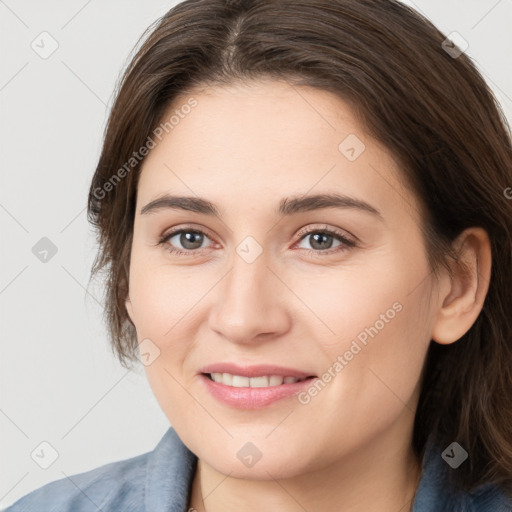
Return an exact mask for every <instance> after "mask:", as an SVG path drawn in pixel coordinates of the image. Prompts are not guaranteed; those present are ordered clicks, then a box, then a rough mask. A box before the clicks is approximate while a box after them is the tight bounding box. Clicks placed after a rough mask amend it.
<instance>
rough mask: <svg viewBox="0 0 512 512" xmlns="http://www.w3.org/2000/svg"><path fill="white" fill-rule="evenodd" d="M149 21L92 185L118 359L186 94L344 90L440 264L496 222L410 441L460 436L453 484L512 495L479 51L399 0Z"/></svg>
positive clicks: (511, 393)
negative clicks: (173, 112)
mask: <svg viewBox="0 0 512 512" xmlns="http://www.w3.org/2000/svg"><path fill="white" fill-rule="evenodd" d="M148 32H149V33H148V35H146V36H144V39H143V40H141V41H143V42H142V43H141V44H140V47H139V49H138V51H137V53H136V54H135V56H134V57H133V59H132V60H131V62H130V63H129V65H128V67H127V69H126V70H125V72H124V74H123V77H122V80H121V81H120V84H119V86H118V88H117V91H116V97H115V101H114V104H113V107H112V110H111V114H110V118H109V121H108V124H107V127H106V131H105V137H104V144H103V149H102V152H101V156H100V159H99V162H98V165H97V168H96V172H95V174H94V177H93V180H92V183H91V187H90V191H89V198H88V216H89V220H90V221H91V222H92V224H93V225H94V226H95V227H96V228H97V231H98V241H99V245H100V250H99V252H98V255H97V258H96V260H95V263H94V266H93V269H92V273H91V277H92V276H94V275H96V274H98V273H100V271H101V272H103V273H104V274H105V278H106V283H107V284H106V297H105V304H106V306H105V315H106V319H107V322H108V326H109V334H110V337H111V341H112V348H113V350H114V351H115V353H116V354H117V355H118V357H119V360H120V362H121V364H122V365H123V366H125V367H126V368H129V367H130V363H133V362H134V361H135V360H136V359H137V356H136V349H137V338H136V331H135V328H134V326H133V324H132V323H131V322H130V320H129V318H128V317H127V313H126V310H125V299H126V297H127V292H128V270H129V265H130V248H131V242H132V232H133V221H134V214H135V198H136V190H137V177H138V174H139V172H140V163H141V162H142V161H143V157H141V156H140V152H139V149H140V148H142V147H143V146H145V145H146V144H147V141H148V137H149V136H150V135H151V134H152V133H153V130H155V128H156V127H157V126H158V125H159V123H160V122H161V120H162V116H163V115H164V113H165V112H166V109H167V108H168V106H169V105H170V103H171V102H172V100H173V98H175V97H176V96H177V95H178V94H180V95H182V94H186V93H188V91H191V90H192V89H193V88H194V87H196V86H198V87H201V86H205V85H216V84H224V83H233V82H234V81H237V80H248V79H252V78H254V79H258V78H263V77H269V78H273V79H277V80H286V81H287V82H288V83H290V84H294V85H297V84H299V85H308V86H312V87H317V88H320V89H324V90H328V91H331V92H333V93H335V94H337V95H339V97H341V98H342V99H343V100H345V101H347V102H348V103H349V104H350V105H351V106H352V108H353V109H354V111H355V112H356V114H357V115H358V117H359V119H360V120H361V122H362V123H364V125H365V127H366V128H367V130H368V132H369V133H370V134H371V135H373V136H374V137H375V138H376V139H378V140H379V141H381V142H382V143H383V144H384V145H385V146H386V147H387V148H388V150H389V151H390V153H391V154H392V155H393V156H394V157H395V158H396V160H397V162H399V163H400V167H401V170H402V174H403V178H404V179H405V181H406V182H407V184H408V185H409V186H410V187H411V189H412V190H413V192H414V193H415V194H416V196H417V198H418V200H419V201H420V204H421V205H422V208H423V212H422V215H423V226H422V229H423V233H424V236H425V244H426V247H427V254H428V258H429V262H430V265H431V268H432V271H433V272H435V273H437V270H438V269H439V268H440V265H444V266H445V267H446V268H449V267H448V265H447V262H448V259H449V258H456V255H455V254H454V253H453V251H452V250H451V249H452V247H451V242H452V241H453V240H454V239H455V237H456V236H457V235H458V234H460V233H461V232H462V231H463V230H464V229H465V228H468V227H471V226H480V227H482V228H484V229H485V230H486V231H487V233H488V234H489V236H490V239H491V244H492V245H491V250H492V257H493V265H492V273H491V281H490V286H489V290H488V294H487V297H486V299H485V303H484V305H483V309H482V311H481V313H480V315H479V316H478V318H477V320H476V321H475V323H474V324H473V326H472V327H471V329H470V330H469V331H468V332H467V333H466V334H465V335H464V336H463V337H462V338H461V339H460V340H458V341H457V342H455V343H453V344H449V345H440V344H438V343H436V342H433V341H431V343H430V347H429V350H428V354H427V358H426V362H425V367H424V373H423V377H422V389H421V394H420V399H419V404H418V409H417V412H416V416H415V423H414V432H413V449H414V451H415V453H416V455H417V456H418V457H422V456H423V453H424V447H425V443H426V440H427V437H428V436H429V435H432V437H433V438H434V439H435V440H436V442H437V443H438V444H439V446H440V447H441V448H444V447H446V446H448V445H449V444H451V443H452V442H453V441H457V442H458V443H459V444H460V445H461V446H462V447H463V448H464V449H465V450H466V451H467V452H468V453H469V459H468V461H467V462H466V463H464V464H462V465H461V466H460V467H459V468H458V469H457V470H456V471H451V472H450V473H449V474H448V476H449V477H450V478H451V479H452V483H453V485H455V486H457V487H459V488H462V489H465V490H471V489H473V488H475V487H476V486H477V485H479V484H485V483H495V484H500V485H502V486H503V488H505V489H506V490H507V492H508V493H510V494H511V495H512V293H511V291H510V288H509V287H510V286H511V285H512V220H511V219H512V199H511V196H512V189H511V188H510V187H512V170H511V169H512V149H511V137H510V128H509V126H508V124H507V121H506V119H505V116H504V115H503V113H502V111H501V109H500V106H499V104H498V102H497V101H496V99H495V97H494V96H493V94H492V92H491V91H490V90H489V87H488V86H487V85H486V83H485V81H484V80H483V78H482V77H481V75H480V74H479V73H478V71H477V70H476V68H475V66H474V64H473V63H472V61H471V60H470V58H468V57H467V56H466V55H465V54H464V53H463V54H461V55H460V56H456V54H453V52H452V53H450V52H447V51H446V45H443V41H444V40H445V36H444V35H443V34H442V33H441V32H440V31H439V30H437V29H436V28H435V27H434V26H433V25H432V24H431V23H430V22H429V21H428V20H426V19H425V18H423V17H422V16H420V15H419V14H418V13H417V12H415V11H414V10H412V9H410V8H408V7H406V6H404V5H402V4H401V3H399V2H397V1H394V0H246V1H244V0H239V1H235V0H231V1H230V0H187V1H184V2H182V3H180V4H178V5H177V6H175V7H174V8H172V9H171V10H170V11H169V12H168V13H167V14H166V15H165V16H163V17H162V18H161V19H160V20H157V22H156V23H155V24H154V25H153V26H151V27H150V28H149V29H148ZM134 154H136V155H137V157H136V158H134ZM127 162H129V164H128V165H127ZM122 169H124V171H122ZM507 191H508V192H507Z"/></svg>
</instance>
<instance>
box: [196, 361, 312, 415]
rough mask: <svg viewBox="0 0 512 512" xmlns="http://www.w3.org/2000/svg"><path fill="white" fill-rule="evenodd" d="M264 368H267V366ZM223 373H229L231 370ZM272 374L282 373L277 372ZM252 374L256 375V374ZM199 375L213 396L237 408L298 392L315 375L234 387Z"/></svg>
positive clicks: (254, 406)
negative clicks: (277, 382) (273, 383)
mask: <svg viewBox="0 0 512 512" xmlns="http://www.w3.org/2000/svg"><path fill="white" fill-rule="evenodd" d="M265 368H267V369H268V367H265ZM253 369H254V367H253ZM246 370H247V369H246ZM254 371H256V370H254ZM257 371H260V370H257ZM206 373H212V372H206ZM225 373H231V371H229V372H225ZM235 375H240V373H236V374H235ZM265 375H268V374H265ZM273 375H282V374H280V373H277V374H273ZM246 376H247V375H246ZM253 376H254V377H257V376H258V375H253ZM199 377H200V380H201V382H203V385H204V386H205V387H206V389H207V390H208V391H209V393H210V394H211V395H212V396H213V397H214V398H216V399H217V400H219V401H220V402H222V403H223V404H225V405H229V406H230V407H234V408H237V409H261V408H263V407H265V406H268V405H270V404H272V403H274V402H277V401H278V400H282V399H284V398H289V397H291V396H294V395H297V394H299V393H300V392H301V391H303V390H304V389H306V388H307V387H308V386H310V385H311V383H312V382H313V381H314V380H315V379H316V377H312V378H307V379H305V380H301V381H300V382H294V383H293V384H281V385H279V386H269V387H267V388H251V387H241V388H236V387H233V386H226V385H225V384H221V383H220V382H214V381H213V380H211V379H210V377H208V376H207V375H204V374H202V375H200V376H199Z"/></svg>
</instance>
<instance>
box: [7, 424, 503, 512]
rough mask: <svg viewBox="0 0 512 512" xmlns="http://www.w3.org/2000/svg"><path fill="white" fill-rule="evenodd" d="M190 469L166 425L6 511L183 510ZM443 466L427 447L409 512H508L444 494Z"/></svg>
mask: <svg viewBox="0 0 512 512" xmlns="http://www.w3.org/2000/svg"><path fill="white" fill-rule="evenodd" d="M196 465H197V457H196V456H195V455H194V454H193V453H192V452H191V451H190V450H189V449H188V448H187V447H186V446H185V445H184V444H183V442H182V441H181V439H180V438H179V437H178V435H177V434H176V432H175V430H174V429H173V428H172V427H170V428H169V430H168V431H167V432H166V433H165V435H164V437H163V438H162V439H161V440H160V442H159V443H158V445H157V446H156V448H155V449H154V450H153V451H152V452H148V453H144V454H142V455H138V456H137V457H132V458H130V459H126V460H121V461H117V462H111V463H110V464H105V465H104V466H100V467H98V468H95V469H93V470H90V471H87V472H85V473H79V474H76V475H72V476H70V477H67V478H63V479H61V480H56V481H54V482H50V483H49V484H46V485H44V486H43V487H40V488H39V489H36V490H35V491H32V492H31V493H30V494H27V495H26V496H24V497H23V498H21V499H20V500H18V501H17V502H16V503H14V505H12V506H10V507H9V508H8V509H7V510H6V512H98V511H103V512H114V511H119V512H187V511H188V503H189V497H190V490H191V486H192V480H193V478H194V474H195V469H196ZM444 465H446V463H445V461H444V460H443V459H442V457H441V451H440V450H437V449H434V447H433V446H432V445H431V444H427V448H426V452H425V456H424V458H423V463H422V474H421V479H420V482H419V486H418V489H417V491H416V496H415V498H414V506H413V512H512V500H510V499H508V498H507V497H506V495H505V494H504V493H503V492H502V491H500V490H499V489H498V488H496V487H494V486H492V485H489V484H487V485H484V486H480V487H479V488H478V489H477V490H475V491H474V492H472V493H471V494H468V493H464V494H461V493H458V494H456V493H453V492H450V489H448V488H447V487H446V477H445V476H444V473H443V471H444V470H446V468H445V467H444ZM454 471H455V470H454Z"/></svg>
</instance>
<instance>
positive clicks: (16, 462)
mask: <svg viewBox="0 0 512 512" xmlns="http://www.w3.org/2000/svg"><path fill="white" fill-rule="evenodd" d="M176 3H177V2H175V1H163V0H151V1H149V0H146V1H144V2H142V1H140V2H135V1H133V0H132V1H126V0H125V1H121V0H103V1H100V0H89V1H88V2H87V1H84V0H73V1H66V2H64V1H56V0H53V1H45V2H39V1H36V0H32V1H28V0H5V1H2V0H0V16H1V18H0V19H1V22H2V27H1V31H0V38H1V44H2V48H3V54H2V66H1V75H0V99H1V107H0V108H1V112H0V119H1V130H2V133H1V136H2V152H1V170H2V186H1V190H0V222H1V226H2V243H1V255H0V257H1V262H0V268H1V274H0V301H1V311H2V323H1V332H2V339H1V340H2V353H1V358H0V378H1V391H2V395H1V404H0V431H1V439H0V443H1V445H0V449H1V457H0V464H1V466H0V509H1V508H3V507H5V506H7V505H9V504H11V503H13V502H14V501H15V500H17V499H18V498H19V497H21V496H23V495H25V494H26V493H28V492H29V491H31V490H33V489H35V488H38V487H40V486H41V485H43V484H45V483H47V482H50V481H53V480H56V479H59V478H63V477H64V476H66V475H68V476H70V475H73V474H75V473H79V472H83V471H87V470H89V469H92V468H95V467H98V466H100V465H103V464H106V463H108V462H112V461H115V460H121V459H126V458H129V457H133V456H135V455H138V454H140V453H144V452H146V451H149V450H152V449H153V448H154V446H155V445H156V444H157V442H158V441H159V440H160V438H161V437H162V435H163V434H164V432H165V431H166V429H167V428H168V426H169V425H168V421H167V418H166V417H165V416H164V414H163V412H162V411H161V410H160V407H159V405H158V403H157V402H156V400H155V398H154V397H153V394H152V392H151V389H150V388H149V385H148V383H147V380H146V377H145V374H144V371H143V369H142V366H141V369H140V370H139V372H138V373H129V372H127V371H126V370H124V369H123V368H121V367H120V365H119V364H118V363H117V361H116V359H115V358H114V356H113V355H112V353H111V351H110V347H109V346H108V343H107V339H106V334H105V333H106V330H105V327H104V325H103V323H102V317H101V314H102V309H101V305H100V304H99V303H98V300H100V297H101V293H100V291H99V290H98V287H96V289H95V288H93V287H91V288H90V289H89V292H90V293H89V294H87V293H86V290H85V289H86V287H87V282H88V276H89V270H90V268H91V264H92V261H93V258H94V254H95V249H96V247H95V239H94V235H93V233H92V231H91V229H90V228H89V226H88V224H87V220H86V213H85V205H86V197H87V191H88V185H89V181H90V179H91V177H92V174H93V171H94V168H95V165H96V162H97V158H98V156H99V150H100V145H101V137H102V134H103V129H104V125H105V121H106V116H107V112H108V106H110V105H111V101H112V93H113V90H114V85H115V83H116V80H117V79H118V77H119V74H120V71H121V69H123V68H124V66H125V65H126V63H127V58H128V56H129V53H130V51H131V50H132V48H133V46H134V45H135V44H136V42H137V40H138V38H139V36H140V35H141V34H142V33H143V31H144V30H145V28H146V27H147V26H148V25H149V24H150V23H151V22H153V21H154V20H155V19H157V18H158V17H159V16H161V15H163V14H164V13H165V12H166V11H167V10H168V9H169V8H170V7H172V6H173V5H175V4H176ZM405 3H407V4H409V5H411V6H413V7H416V8H417V9H418V10H420V11H421V12H422V13H423V14H425V15H426V16H427V17H428V18H430V19H431V20H432V21H433V22H434V23H435V24H436V25H437V26H438V27H439V28H440V29H441V30H442V31H443V32H444V33H445V34H449V33H451V32H453V31H457V32H459V33H460V34H461V35H462V36H463V37H464V38H465V39H466V40H467V41H468V43H469V48H468V50H467V52H466V53H468V54H469V55H470V56H471V57H473V59H474V60H475V61H476V63H477V64H478V67H479V69H480V70H481V71H482V72H483V73H484V76H485V77H486V79H487V81H488V83H489V84H490V85H491V87H492V88H493V90H494V91H495V93H496V96H497V97H498V99H499V101H500V102H501V104H502V106H503V109H504V110H505V112H506V114H507V116H508V118H509V119H511V118H512V99H511V98H512V71H511V66H510V62H511V53H512V52H511V49H512V31H511V30H510V27H511V26H512V0H500V1H497V0H489V1H487V0H471V1H468V0H465V1H463V0H457V1H454V0H451V1H446V0H445V1H440V0H436V1H426V0H416V1H415V2H410V1H407V2H405ZM43 31H47V32H49V33H50V34H51V36H52V37H53V38H54V39H55V40H56V41H57V42H58V44H59V47H58V49H57V50H56V51H55V53H53V54H52V55H51V56H50V57H49V58H47V59H42V58H41V57H40V56H39V55H38V54H37V53H36V52H35V51H34V50H33V49H32V48H31V43H32V41H33V40H36V43H37V41H40V39H38V36H39V34H41V32H43ZM39 44H40V45H41V44H42V43H39ZM48 44H49V43H48V41H47V42H46V44H45V47H46V48H48ZM511 185H512V184H511ZM42 237H48V238H49V239H50V240H51V241H52V242H53V243H54V244H55V245H56V246H57V249H58V252H57V253H56V254H55V256H53V257H52V258H51V259H49V261H47V262H46V263H43V262H41V261H40V260H39V259H38V258H36V256H35V255H34V254H33V253H32V247H33V246H34V245H35V244H36V243H37V242H38V241H39V240H40V239H41V238H42ZM43 441H47V442H49V443H50V444H51V445H52V446H53V447H54V448H55V450H56V451H57V452H58V458H57V459H56V461H55V462H54V463H53V464H52V465H51V466H50V467H49V468H48V469H42V468H41V467H39V465H37V464H36V462H34V460H33V459H32V458H31V453H32V452H33V450H34V449H36V448H37V447H39V445H40V443H41V442H43ZM43 452H44V453H45V455H44V457H48V456H49V454H50V451H49V450H48V449H44V447H43ZM37 453H38V454H39V455H40V456H41V453H42V452H41V448H39V449H38V451H37ZM44 457H42V456H41V457H40V458H39V460H41V461H43V459H44ZM43 462H44V461H43Z"/></svg>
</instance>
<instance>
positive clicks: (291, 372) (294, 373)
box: [200, 362, 314, 379]
mask: <svg viewBox="0 0 512 512" xmlns="http://www.w3.org/2000/svg"><path fill="white" fill-rule="evenodd" d="M200 373H230V374H231V375H241V376H243V377H263V376H265V375H280V376H282V377H288V376H289V377H297V378H298V379H303V378H306V377H313V376H314V375H313V374H312V373H307V372H303V371H300V370H296V369H295V368H286V367H284V366H277V365H274V364H256V365H252V366H240V365H238V364H235V363H228V362H224V363H214V364H209V365H207V366H204V367H203V368H201V370H200Z"/></svg>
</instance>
